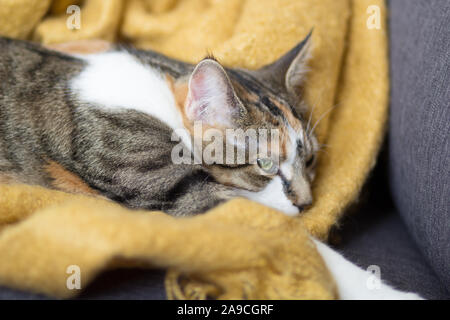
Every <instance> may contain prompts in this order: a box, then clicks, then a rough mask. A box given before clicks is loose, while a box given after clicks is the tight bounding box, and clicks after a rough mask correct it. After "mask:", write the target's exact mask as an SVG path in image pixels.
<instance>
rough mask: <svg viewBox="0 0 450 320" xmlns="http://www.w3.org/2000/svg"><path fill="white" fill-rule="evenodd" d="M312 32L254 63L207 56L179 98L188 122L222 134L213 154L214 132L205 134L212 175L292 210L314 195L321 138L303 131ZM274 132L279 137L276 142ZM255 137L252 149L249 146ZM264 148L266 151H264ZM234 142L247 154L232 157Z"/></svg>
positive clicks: (241, 192) (253, 196) (249, 194)
mask: <svg viewBox="0 0 450 320" xmlns="http://www.w3.org/2000/svg"><path fill="white" fill-rule="evenodd" d="M310 35H311V34H309V35H308V36H307V37H306V38H305V39H304V40H303V41H302V42H301V43H299V44H298V45H297V46H296V47H295V48H293V49H292V50H291V51H289V52H288V53H286V54H285V55H284V56H282V57H281V58H280V59H278V60H277V61H275V62H274V63H272V64H270V65H268V66H265V67H263V68H261V69H259V70H256V71H255V70H253V71H250V70H243V69H228V68H224V67H222V66H221V65H220V64H219V62H217V61H216V60H215V59H213V58H206V59H204V60H203V61H201V62H200V63H199V64H198V65H197V66H196V67H195V69H194V71H193V72H192V74H191V75H190V78H189V85H188V94H187V98H186V100H185V103H184V112H185V115H186V118H187V119H188V122H189V123H190V125H193V124H194V123H197V124H199V123H200V124H202V130H203V131H202V132H203V133H205V131H206V130H207V129H213V131H212V132H216V133H222V134H223V135H222V136H223V137H224V139H223V154H222V155H218V154H217V148H216V149H215V151H213V152H212V154H211V150H208V149H207V148H208V144H209V145H210V148H211V142H213V140H214V139H215V138H217V137H216V135H215V134H214V133H213V134H212V135H211V134H210V136H209V137H207V138H206V141H205V136H204V135H203V144H202V146H203V149H202V151H203V152H204V153H203V154H205V148H206V149H207V150H206V153H208V152H209V155H212V156H213V158H214V159H213V161H209V162H208V163H207V164H206V166H207V168H208V170H209V172H210V173H211V175H212V176H213V177H214V178H215V179H216V180H217V181H218V182H220V183H222V184H225V185H228V186H232V187H234V188H235V190H236V192H237V194H238V195H240V196H243V197H246V198H249V199H252V200H255V201H257V202H260V203H263V204H266V205H268V206H271V207H274V208H276V209H279V210H281V211H283V212H285V213H287V214H292V215H295V214H297V213H298V212H300V211H302V210H303V209H304V208H306V207H308V206H309V205H311V204H312V201H313V199H312V194H311V182H312V180H313V178H314V167H315V163H316V153H317V150H318V143H317V140H316V138H315V137H314V135H313V133H311V132H308V129H307V121H305V118H304V117H303V112H304V111H305V109H306V108H305V103H304V102H303V100H302V97H301V95H300V87H301V86H302V84H303V81H304V78H305V72H306V69H307V68H306V62H307V59H308V56H309V48H310ZM239 129H240V130H241V131H239ZM261 129H265V131H264V130H261ZM230 130H232V131H230ZM233 130H234V131H233ZM236 130H238V131H237V132H238V133H240V134H242V132H244V140H239V138H238V139H235V137H238V135H235V136H234V137H233V136H231V138H230V136H229V134H230V133H236ZM210 131H211V130H210ZM191 132H193V130H192V127H191ZM249 132H250V133H249ZM264 132H266V137H267V138H265V137H264ZM212 136H214V138H212ZM276 136H277V137H276ZM272 139H278V140H276V141H278V145H277V143H276V141H275V140H272ZM214 142H217V141H214ZM226 143H228V144H230V143H231V145H233V146H234V148H235V149H234V155H232V158H227V157H229V156H230V155H229V153H227V149H226V148H227V147H226ZM255 145H256V146H257V150H256V152H251V151H254V150H255V149H252V146H255ZM216 146H217V145H216ZM266 148H267V150H268V151H267V152H261V150H263V151H264V150H265V149H266ZM239 150H240V151H244V154H245V160H244V161H242V159H241V160H240V162H239V160H238V159H237V155H238V153H239ZM222 159H223V161H221V160H222ZM230 159H231V160H232V161H230ZM227 160H228V161H227Z"/></svg>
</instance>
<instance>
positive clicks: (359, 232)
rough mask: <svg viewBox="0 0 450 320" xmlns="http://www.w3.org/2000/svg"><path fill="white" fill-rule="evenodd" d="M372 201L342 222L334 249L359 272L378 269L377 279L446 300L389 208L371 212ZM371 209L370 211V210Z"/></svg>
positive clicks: (447, 296)
mask: <svg viewBox="0 0 450 320" xmlns="http://www.w3.org/2000/svg"><path fill="white" fill-rule="evenodd" d="M373 204H374V201H371V202H370V204H369V206H367V207H365V208H362V209H360V210H359V212H358V213H357V214H356V216H355V215H351V216H349V217H348V218H347V219H345V220H344V221H343V222H342V230H340V232H339V235H340V238H341V243H340V245H338V246H337V247H336V249H337V250H338V251H339V252H341V253H342V254H343V255H344V256H345V257H346V258H347V259H349V260H350V261H352V262H353V263H355V264H357V265H358V266H360V267H361V268H363V269H367V268H368V267H369V266H370V265H377V266H379V267H380V271H381V279H382V280H383V281H386V282H387V283H389V284H390V285H392V286H393V287H394V288H397V289H399V290H403V291H408V292H415V293H418V294H420V295H421V296H422V297H424V298H426V299H450V292H449V291H448V290H447V289H446V288H445V286H444V285H443V284H442V282H441V281H440V280H439V278H438V277H437V275H436V273H435V272H434V271H433V269H431V267H430V266H429V265H428V264H427V262H426V260H425V259H424V257H423V255H422V254H421V252H420V251H419V250H418V249H417V247H416V246H415V244H414V241H413V240H412V239H411V237H410V235H409V234H408V230H406V227H405V225H404V223H403V222H402V220H401V218H400V216H399V214H398V212H395V209H393V208H388V207H386V208H373V206H374V205H373ZM371 207H372V208H371Z"/></svg>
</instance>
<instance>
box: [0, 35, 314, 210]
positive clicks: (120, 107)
mask: <svg viewBox="0 0 450 320" xmlns="http://www.w3.org/2000/svg"><path fill="white" fill-rule="evenodd" d="M309 38H310V37H309V36H308V37H307V38H306V39H305V40H304V41H302V42H301V43H300V44H299V45H298V46H296V47H295V48H294V49H292V50H291V51H290V52H288V53H287V54H286V55H285V56H284V57H282V58H281V59H280V60H278V61H277V62H275V63H273V64H271V65H269V66H266V67H264V68H262V69H260V70H258V71H249V70H243V69H229V68H224V67H223V66H221V65H220V64H219V63H218V62H217V61H216V60H215V59H214V58H211V57H209V58H206V59H204V60H203V61H201V62H200V63H199V64H198V65H197V66H194V65H190V64H187V63H183V62H180V61H175V60H172V59H169V58H167V57H165V56H163V55H160V54H157V53H155V52H150V51H139V50H134V49H131V48H125V47H115V48H111V49H110V50H108V51H107V52H104V53H101V54H94V55H90V56H85V57H80V56H69V55H64V54H61V53H58V52H55V51H50V50H46V49H43V48H42V47H40V46H37V45H34V44H31V43H28V42H21V41H15V40H8V39H1V40H0V47H1V54H0V79H2V81H1V84H0V174H2V175H3V180H6V177H8V179H9V180H11V179H12V180H14V181H16V182H22V183H27V184H38V185H42V186H45V187H49V188H59V189H63V190H64V189H67V186H68V183H67V181H65V180H67V178H62V177H61V173H62V172H66V175H68V176H69V177H70V179H69V180H71V181H75V180H76V181H77V187H73V184H72V185H70V187H69V189H72V191H73V190H75V191H82V192H92V193H97V194H100V195H103V196H105V197H107V198H109V199H112V200H114V201H117V202H120V203H122V204H124V205H126V206H128V207H131V208H143V209H149V210H163V211H165V212H167V213H170V214H173V215H187V214H193V213H199V212H203V211H205V210H206V209H209V208H211V207H212V206H214V205H216V204H218V203H220V202H222V201H225V200H227V199H229V198H232V197H236V196H245V197H247V198H250V199H254V200H256V201H259V202H262V203H264V204H267V205H269V206H272V207H274V208H276V209H280V210H281V211H284V212H286V213H288V214H296V213H298V212H299V211H301V210H302V209H304V208H305V207H306V206H308V205H310V204H311V202H312V196H311V191H310V182H311V178H312V177H313V172H314V165H315V154H316V151H317V148H318V144H317V140H316V139H315V137H314V136H313V134H311V133H308V132H306V125H305V121H303V119H302V118H301V115H302V113H303V112H302V108H304V105H303V104H301V103H300V104H299V103H298V101H301V99H300V97H299V96H298V94H297V92H298V88H299V86H300V85H301V82H302V80H303V73H304V71H305V60H306V57H307V52H308V51H307V48H308V43H309ZM194 123H201V124H202V125H203V126H205V127H208V128H215V129H217V130H220V131H223V132H224V131H225V129H228V128H239V129H243V130H246V129H249V128H258V129H261V128H266V129H267V130H278V131H279V132H280V141H279V145H280V148H279V149H280V152H278V154H273V155H272V158H276V159H272V158H271V159H268V158H263V159H259V158H257V159H254V160H256V161H253V163H251V162H250V160H248V161H247V162H246V163H241V164H235V163H231V164H227V163H218V164H216V163H212V164H210V165H202V164H194V163H192V164H183V165H177V164H174V163H173V161H171V153H172V150H173V148H174V147H175V145H176V144H177V142H176V141H173V139H171V137H172V133H173V131H174V130H176V129H180V128H185V129H186V130H187V131H188V132H189V133H190V134H191V135H193V132H192V131H193V126H194ZM183 141H184V142H185V144H186V146H190V145H191V144H192V143H191V141H189V138H187V139H184V140H183ZM236 147H238V146H236ZM263 162H264V165H265V167H264V168H263V167H262V165H261V163H263ZM278 164H279V165H278ZM270 166H271V167H270ZM64 179H65V180H64ZM80 188H81V190H79V189H80ZM205 190H208V192H204V191H205ZM66 191H71V190H66Z"/></svg>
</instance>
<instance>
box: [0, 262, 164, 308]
mask: <svg viewBox="0 0 450 320" xmlns="http://www.w3.org/2000/svg"><path fill="white" fill-rule="evenodd" d="M164 275H165V272H164V271H161V270H150V269H149V270H144V269H119V270H113V271H108V272H105V273H103V274H101V275H100V276H99V277H98V278H97V279H95V280H94V282H93V283H92V284H91V285H89V286H88V287H87V288H86V289H85V290H84V291H83V292H82V293H81V295H80V296H79V297H77V299H82V300H84V299H102V300H106V299H108V300H119V299H120V300H129V299H133V300H164V299H166V290H165V287H164ZM19 299H20V300H45V299H50V298H49V297H47V296H44V295H41V294H34V293H30V292H23V291H19V290H14V289H10V288H5V287H1V286H0V300H19Z"/></svg>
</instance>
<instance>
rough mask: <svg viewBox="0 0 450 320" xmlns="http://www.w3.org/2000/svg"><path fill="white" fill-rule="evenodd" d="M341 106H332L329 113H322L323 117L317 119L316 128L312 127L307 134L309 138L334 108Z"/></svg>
mask: <svg viewBox="0 0 450 320" xmlns="http://www.w3.org/2000/svg"><path fill="white" fill-rule="evenodd" d="M338 105H339V104H335V105H334V106H332V107H331V108H329V109H328V110H327V111H325V112H324V113H322V115H321V116H320V117H319V119H317V121H316V123H315V124H314V127H312V129H311V130H310V131H309V132H308V133H307V134H308V136H309V135H311V134H312V133H313V132H314V129H316V127H317V125H318V124H319V123H320V121H322V120H323V119H324V118H325V116H326V115H327V114H329V113H330V112H331V111H332V110H333V109H334V108H336V107H337V106H338Z"/></svg>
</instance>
